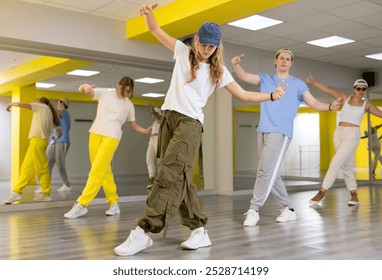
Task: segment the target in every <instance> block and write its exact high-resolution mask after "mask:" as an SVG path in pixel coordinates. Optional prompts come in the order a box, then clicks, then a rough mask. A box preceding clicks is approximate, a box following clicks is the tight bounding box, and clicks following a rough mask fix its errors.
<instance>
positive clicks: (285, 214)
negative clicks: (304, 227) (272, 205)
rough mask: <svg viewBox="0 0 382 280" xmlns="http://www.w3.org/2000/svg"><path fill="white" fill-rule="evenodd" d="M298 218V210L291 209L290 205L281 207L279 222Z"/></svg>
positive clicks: (277, 220)
mask: <svg viewBox="0 0 382 280" xmlns="http://www.w3.org/2000/svg"><path fill="white" fill-rule="evenodd" d="M294 220H297V216H296V212H295V211H292V210H290V209H289V208H288V207H284V208H283V209H281V214H280V216H278V217H277V218H276V222H278V223H286V222H289V221H294Z"/></svg>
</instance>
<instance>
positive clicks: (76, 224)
mask: <svg viewBox="0 0 382 280" xmlns="http://www.w3.org/2000/svg"><path fill="white" fill-rule="evenodd" d="M381 188H382V186H362V187H359V197H360V201H361V204H360V206H358V207H349V206H347V201H348V199H349V194H348V192H347V191H346V189H345V188H344V187H341V188H334V189H332V190H330V191H329V192H328V194H327V197H326V199H325V200H324V202H323V203H322V205H321V206H316V207H310V206H309V203H308V200H309V199H310V198H311V197H312V196H313V195H314V194H315V193H316V191H294V192H290V197H291V199H292V201H293V203H294V207H295V209H296V213H297V215H298V220H297V221H293V222H289V223H285V224H279V223H276V222H275V218H276V217H277V216H278V215H279V213H280V212H279V210H280V206H279V205H278V203H277V201H276V200H275V199H274V198H273V197H270V199H269V200H268V201H267V203H266V204H265V206H264V207H262V208H261V211H260V222H259V224H258V225H257V226H255V227H251V228H245V227H243V226H242V224H243V221H244V216H243V213H245V212H246V211H247V209H248V206H249V200H250V198H251V196H250V195H248V194H247V195H237V196H230V197H228V196H218V195H203V193H201V195H200V196H199V198H200V203H201V205H202V207H203V209H204V212H205V213H206V214H207V215H208V217H209V222H208V225H207V227H206V228H207V230H208V233H209V236H210V238H211V241H212V246H211V247H209V248H202V249H199V250H196V251H188V250H182V249H180V246H179V245H180V243H181V242H182V241H184V240H186V239H187V238H188V236H189V234H190V231H189V230H188V229H187V228H185V227H183V226H181V225H180V222H179V217H178V216H176V217H175V218H174V219H173V220H172V222H171V225H170V226H169V230H168V233H167V237H166V239H163V235H162V234H156V235H153V237H152V238H153V240H154V245H153V246H152V247H150V248H148V249H147V250H145V251H143V252H140V253H138V254H136V255H134V256H131V257H118V256H116V255H115V254H114V252H113V248H114V247H115V246H117V245H119V244H120V243H121V242H123V241H124V240H125V239H126V237H127V236H128V234H129V231H130V230H131V229H133V228H134V227H135V223H134V219H135V218H136V217H137V216H138V215H139V214H141V212H142V209H143V204H144V201H127V202H123V203H121V211H122V213H121V214H120V215H119V216H115V217H107V216H105V215H104V213H105V211H106V210H107V205H106V204H103V203H100V204H96V205H90V206H89V207H88V209H89V212H88V214H87V215H85V216H83V217H80V218H78V219H73V220H68V219H65V218H64V217H63V215H64V213H66V212H67V211H68V210H69V209H70V206H69V205H68V204H59V203H58V202H47V204H46V205H49V204H50V203H55V204H50V207H47V208H46V209H35V210H31V209H30V210H24V211H8V212H1V213H0V259H1V260H124V259H127V260H175V259H177V260H212V259H214V260H372V259H374V260H381V259H382V234H381V229H382V206H381V202H382V189H381ZM138 200H139V199H138ZM11 206H12V205H11ZM11 206H10V207H11ZM3 207H4V206H3ZM15 207H17V205H15ZM15 209H16V208H15Z"/></svg>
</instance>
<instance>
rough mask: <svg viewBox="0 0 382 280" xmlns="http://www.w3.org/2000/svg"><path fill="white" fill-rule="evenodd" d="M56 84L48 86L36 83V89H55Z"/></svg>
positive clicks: (47, 84)
mask: <svg viewBox="0 0 382 280" xmlns="http://www.w3.org/2000/svg"><path fill="white" fill-rule="evenodd" d="M55 86H56V84H49V83H36V87H38V88H51V87H55Z"/></svg>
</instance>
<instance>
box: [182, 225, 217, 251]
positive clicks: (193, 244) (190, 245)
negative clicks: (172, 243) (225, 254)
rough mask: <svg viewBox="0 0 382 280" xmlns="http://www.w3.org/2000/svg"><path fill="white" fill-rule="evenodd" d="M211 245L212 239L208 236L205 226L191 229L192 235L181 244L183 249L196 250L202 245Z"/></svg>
mask: <svg viewBox="0 0 382 280" xmlns="http://www.w3.org/2000/svg"><path fill="white" fill-rule="evenodd" d="M208 246H211V240H210V238H209V236H208V233H207V231H206V230H204V227H199V228H196V229H194V230H193V231H191V235H190V237H189V238H188V239H187V240H186V241H184V242H183V243H182V244H180V247H181V248H183V249H191V250H196V249H198V248H201V247H208Z"/></svg>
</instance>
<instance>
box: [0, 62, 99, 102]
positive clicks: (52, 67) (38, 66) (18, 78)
mask: <svg viewBox="0 0 382 280" xmlns="http://www.w3.org/2000/svg"><path fill="white" fill-rule="evenodd" d="M92 64H94V62H89V61H80V60H70V59H67V58H58V57H50V56H43V57H39V58H37V59H34V60H32V61H30V62H27V63H24V64H22V65H19V66H17V67H14V68H12V69H10V70H8V71H5V72H3V73H0V95H2V94H5V93H9V92H10V91H12V89H13V88H14V87H19V86H20V87H23V86H27V85H31V84H34V83H36V82H40V81H44V80H47V79H50V78H53V77H56V76H59V75H62V74H65V73H67V72H69V71H72V70H75V69H79V68H83V67H87V66H89V65H92Z"/></svg>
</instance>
